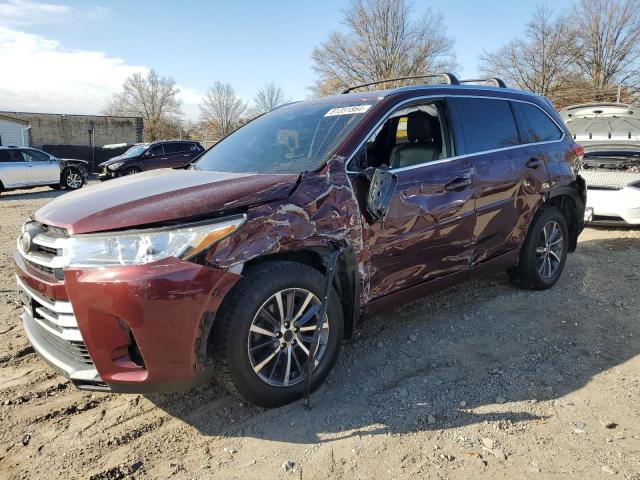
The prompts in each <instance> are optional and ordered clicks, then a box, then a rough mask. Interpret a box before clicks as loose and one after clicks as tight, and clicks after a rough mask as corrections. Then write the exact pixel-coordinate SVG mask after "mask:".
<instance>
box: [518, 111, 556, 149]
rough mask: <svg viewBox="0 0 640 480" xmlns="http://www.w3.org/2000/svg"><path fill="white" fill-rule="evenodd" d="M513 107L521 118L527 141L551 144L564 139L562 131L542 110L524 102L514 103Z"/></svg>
mask: <svg viewBox="0 0 640 480" xmlns="http://www.w3.org/2000/svg"><path fill="white" fill-rule="evenodd" d="M513 106H514V108H515V109H516V111H517V112H518V115H519V116H520V122H521V130H522V132H523V136H524V137H525V141H527V142H529V143H536V142H550V141H553V140H559V139H560V138H562V130H560V129H559V128H558V126H557V125H556V124H555V123H554V122H553V121H552V120H551V119H550V118H549V116H548V115H547V114H546V113H544V112H543V111H542V110H541V109H540V108H538V107H536V106H535V105H531V104H528V103H522V102H514V103H513Z"/></svg>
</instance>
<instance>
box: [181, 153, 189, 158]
mask: <svg viewBox="0 0 640 480" xmlns="http://www.w3.org/2000/svg"><path fill="white" fill-rule="evenodd" d="M182 156H183V157H189V156H190V155H189V154H188V153H185V154H184V155H182Z"/></svg>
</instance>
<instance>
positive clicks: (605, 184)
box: [580, 169, 640, 190]
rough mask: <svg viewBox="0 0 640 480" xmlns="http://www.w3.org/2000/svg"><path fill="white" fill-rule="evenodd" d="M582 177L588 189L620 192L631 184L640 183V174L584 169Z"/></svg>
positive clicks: (581, 173) (581, 172)
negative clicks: (594, 188)
mask: <svg viewBox="0 0 640 480" xmlns="http://www.w3.org/2000/svg"><path fill="white" fill-rule="evenodd" d="M580 175H581V176H582V178H584V181H585V182H586V183H587V187H596V188H604V189H612V190H620V189H622V188H624V187H626V186H627V185H629V184H630V183H634V182H637V181H640V173H634V172H617V171H607V170H590V169H582V170H581V171H580Z"/></svg>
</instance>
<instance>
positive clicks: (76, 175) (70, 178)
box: [62, 168, 84, 190]
mask: <svg viewBox="0 0 640 480" xmlns="http://www.w3.org/2000/svg"><path fill="white" fill-rule="evenodd" d="M62 185H64V188H67V189H69V190H78V189H79V188H81V187H82V185H84V180H83V178H82V174H81V173H80V171H79V170H76V169H75V168H68V169H67V170H65V171H64V173H63V174H62Z"/></svg>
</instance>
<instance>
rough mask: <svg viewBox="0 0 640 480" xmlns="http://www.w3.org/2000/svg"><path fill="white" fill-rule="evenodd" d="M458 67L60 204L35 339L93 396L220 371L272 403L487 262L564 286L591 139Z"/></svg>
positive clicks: (306, 114)
mask: <svg viewBox="0 0 640 480" xmlns="http://www.w3.org/2000/svg"><path fill="white" fill-rule="evenodd" d="M445 78H446V79H447V81H448V82H449V84H443V85H424V86H411V87H404V88H398V89H393V90H386V91H367V92H364V93H349V94H343V95H338V96H333V97H328V98H322V99H317V100H310V101H306V102H301V103H294V104H289V105H286V106H283V107H280V108H278V109H276V110H274V111H272V112H270V113H268V114H265V115H263V116H261V117H258V118H257V119H255V120H253V121H252V122H250V123H248V124H247V125H245V126H243V127H242V128H240V129H239V130H237V131H236V132H234V133H233V134H231V135H229V136H228V137H226V138H225V139H224V140H222V141H221V142H219V143H218V144H217V145H215V146H214V147H213V148H211V149H210V150H208V151H207V152H205V153H204V154H203V155H202V156H201V157H200V159H199V160H198V161H197V162H196V163H195V164H192V165H190V166H188V167H186V168H184V169H181V170H180V169H179V170H155V171H151V172H144V173H141V174H139V175H134V176H127V177H124V178H121V179H118V180H115V181H112V182H107V183H103V184H100V185H98V186H94V187H91V188H87V189H83V190H81V191H78V192H73V193H69V194H67V195H64V196H62V197H59V198H57V199H55V200H53V201H52V202H51V203H49V204H48V205H46V206H44V207H43V208H41V209H40V210H38V211H37V212H36V213H35V215H34V217H33V220H30V221H28V222H27V223H26V224H25V225H24V227H23V229H22V235H21V236H20V238H19V239H18V253H17V254H16V255H15V263H16V272H17V281H18V285H19V287H20V290H21V291H22V292H23V298H24V307H25V308H24V313H23V314H22V320H23V322H24V328H25V330H26V333H27V336H28V338H29V340H30V342H31V343H32V344H33V346H34V348H35V349H36V351H37V352H38V353H39V354H40V355H41V356H42V358H43V359H44V360H45V361H47V362H48V363H49V364H50V365H51V366H52V367H54V368H55V369H56V370H58V371H59V372H60V373H62V374H63V375H65V376H66V377H68V378H70V379H71V381H72V382H73V383H74V384H75V385H76V386H77V387H79V388H82V389H88V390H104V391H112V392H140V391H150V390H168V389H176V388H178V387H185V386H188V385H192V384H193V383H194V382H196V381H202V380H206V379H209V378H211V375H212V374H213V375H215V377H217V379H218V380H219V381H221V382H222V383H223V384H224V385H225V386H226V387H228V388H229V389H230V390H231V391H232V392H234V393H237V394H239V395H241V396H242V397H244V398H245V399H247V400H249V401H251V402H253V403H256V404H259V405H264V406H275V405H281V404H284V403H286V402H290V401H292V400H295V399H297V398H300V397H301V396H302V395H303V393H304V392H305V390H306V389H307V388H311V389H312V388H314V387H315V386H317V385H318V384H320V383H321V382H322V381H323V379H324V378H325V377H326V376H327V374H328V373H329V371H330V369H331V367H332V365H333V364H334V363H335V361H336V358H337V357H338V352H339V350H340V346H341V344H342V341H343V339H345V338H349V337H350V336H351V335H352V332H353V330H354V328H355V327H356V324H357V323H358V321H359V319H361V318H362V317H363V316H364V315H368V314H372V313H375V312H379V311H382V310H383V309H388V308H390V307H394V306H396V305H399V304H400V303H402V302H406V301H409V300H413V299H416V298H419V297H421V296H423V295H425V294H427V293H430V292H433V291H435V290H437V289H440V288H443V287H446V286H450V285H452V284H454V283H456V282H459V281H461V280H464V279H467V278H469V277H470V276H471V275H472V274H474V272H478V271H481V269H484V268H492V269H501V270H504V271H507V272H509V275H510V277H511V278H512V279H513V280H514V282H515V283H516V284H517V285H520V286H522V287H525V288H532V289H546V288H549V287H551V286H552V285H553V284H554V283H555V282H556V281H557V280H558V278H559V277H560V275H561V273H562V270H563V267H564V265H565V260H566V258H567V252H570V251H573V250H574V249H575V248H576V242H577V238H578V235H579V233H580V231H581V230H582V228H583V223H584V220H583V217H584V205H585V196H586V190H585V185H584V182H583V180H582V179H581V178H580V177H579V176H577V175H576V171H577V168H578V163H579V159H580V155H581V154H582V150H581V148H580V147H578V146H577V145H576V144H574V143H573V142H572V139H571V136H570V135H569V134H568V132H567V130H566V128H565V126H564V125H563V123H562V121H561V120H560V118H559V116H558V115H557V113H556V112H555V111H554V110H553V108H552V107H551V106H550V104H549V102H548V101H547V100H545V99H544V98H542V97H540V96H537V95H533V94H529V93H525V92H521V91H516V90H510V89H507V88H493V87H487V86H480V85H464V86H463V85H460V84H459V83H458V81H457V80H456V79H455V77H453V76H451V75H448V76H446V77H445ZM319 319H321V320H319Z"/></svg>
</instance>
